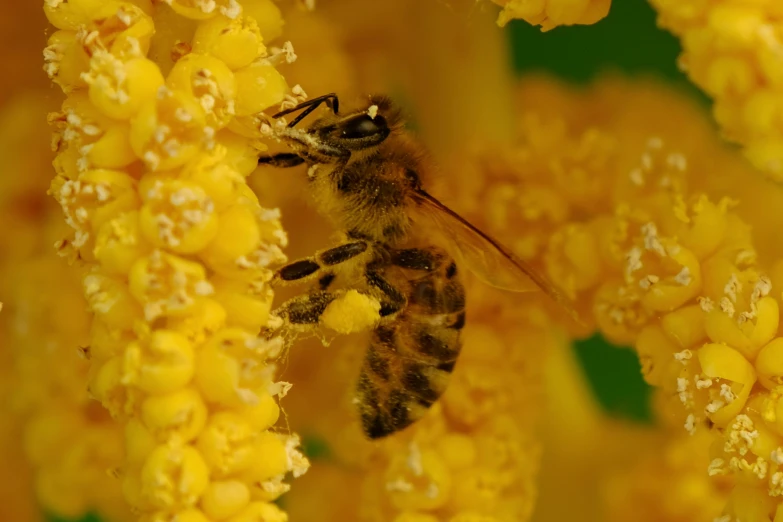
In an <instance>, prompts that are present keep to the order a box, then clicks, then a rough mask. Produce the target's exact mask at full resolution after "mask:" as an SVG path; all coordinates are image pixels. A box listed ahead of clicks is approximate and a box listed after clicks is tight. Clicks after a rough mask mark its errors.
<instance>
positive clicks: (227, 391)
mask: <svg viewBox="0 0 783 522" xmlns="http://www.w3.org/2000/svg"><path fill="white" fill-rule="evenodd" d="M281 349H282V342H281V339H279V338H278V339H273V340H269V341H266V340H262V339H258V338H257V337H256V336H255V335H254V334H251V333H249V332H247V331H245V330H241V329H239V328H224V329H223V330H220V331H219V332H217V333H216V334H215V335H213V336H212V338H211V339H209V340H208V341H207V342H206V343H204V345H203V346H202V347H201V350H200V352H199V353H198V354H197V360H196V383H197V385H198V386H199V389H200V390H201V391H202V393H203V394H204V396H205V397H206V398H207V400H209V401H210V402H217V403H220V404H224V405H229V406H241V405H246V404H253V403H255V402H256V401H257V400H258V398H259V393H258V392H259V390H258V388H259V383H261V382H266V381H267V380H268V378H269V377H268V375H267V374H266V373H264V372H265V370H264V368H265V364H260V363H262V362H265V361H266V360H268V359H270V358H273V357H277V356H278V355H279V353H280V350H281Z"/></svg>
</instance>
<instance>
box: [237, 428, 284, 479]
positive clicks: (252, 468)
mask: <svg viewBox="0 0 783 522" xmlns="http://www.w3.org/2000/svg"><path fill="white" fill-rule="evenodd" d="M248 464H249V466H248V467H247V469H245V471H244V472H242V473H241V474H240V476H241V478H242V480H243V481H245V482H250V483H253V484H257V483H258V484H260V483H263V482H264V481H267V480H269V479H271V478H272V477H276V476H278V475H283V474H285V473H286V472H287V471H288V456H287V453H286V449H285V444H284V443H283V441H282V440H281V437H280V436H278V435H276V434H274V433H271V432H269V431H264V432H262V433H259V434H258V437H257V439H256V441H255V444H254V446H253V448H252V453H251V455H250V457H249V462H248Z"/></svg>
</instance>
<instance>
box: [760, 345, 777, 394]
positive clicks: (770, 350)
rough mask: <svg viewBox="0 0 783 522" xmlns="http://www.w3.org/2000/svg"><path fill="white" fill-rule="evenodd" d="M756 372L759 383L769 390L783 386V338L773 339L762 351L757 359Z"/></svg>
mask: <svg viewBox="0 0 783 522" xmlns="http://www.w3.org/2000/svg"><path fill="white" fill-rule="evenodd" d="M756 371H757V372H758V376H759V382H760V383H761V384H762V385H763V386H764V387H765V388H767V389H768V390H774V389H776V388H779V387H780V386H781V385H783V338H781V337H778V338H776V339H773V340H772V341H771V342H770V343H769V344H767V345H766V346H765V347H764V348H762V349H761V351H760V352H759V354H758V357H756Z"/></svg>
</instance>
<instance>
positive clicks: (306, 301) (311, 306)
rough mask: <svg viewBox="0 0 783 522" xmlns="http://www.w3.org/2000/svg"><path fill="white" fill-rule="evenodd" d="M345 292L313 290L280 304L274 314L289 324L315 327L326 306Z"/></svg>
mask: <svg viewBox="0 0 783 522" xmlns="http://www.w3.org/2000/svg"><path fill="white" fill-rule="evenodd" d="M343 293H344V291H337V292H313V293H311V294H306V295H300V296H297V297H293V298H291V299H289V300H288V301H286V302H285V303H283V304H282V305H280V307H279V308H278V309H277V310H275V311H274V312H273V314H274V315H276V316H277V317H279V318H281V319H282V320H283V321H284V323H285V324H287V325H297V326H307V325H310V326H313V327H315V326H316V325H318V321H319V320H320V319H321V315H322V314H323V313H324V310H326V307H327V306H329V305H330V304H331V302H332V301H334V300H335V299H337V298H338V297H340V296H341V295H342V294H343Z"/></svg>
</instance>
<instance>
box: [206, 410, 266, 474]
mask: <svg viewBox="0 0 783 522" xmlns="http://www.w3.org/2000/svg"><path fill="white" fill-rule="evenodd" d="M255 435H256V434H255V432H254V431H253V429H252V428H251V426H250V425H249V424H248V423H247V422H245V421H244V419H243V418H242V417H240V416H239V415H237V414H236V413H233V412H230V411H226V412H218V413H216V414H214V415H213V416H212V417H211V418H210V419H209V423H208V424H207V427H206V428H205V429H204V431H203V432H202V433H201V435H200V436H199V438H198V443H197V444H196V447H197V448H198V449H199V451H200V452H201V455H202V456H203V457H204V460H205V461H206V463H207V465H208V466H209V467H210V469H212V471H213V472H214V473H216V474H217V476H221V477H224V476H227V475H231V474H234V473H236V472H238V471H242V470H244V469H246V468H247V467H248V466H249V465H250V464H251V462H252V460H251V459H252V457H253V451H254V447H253V442H254V439H255Z"/></svg>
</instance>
